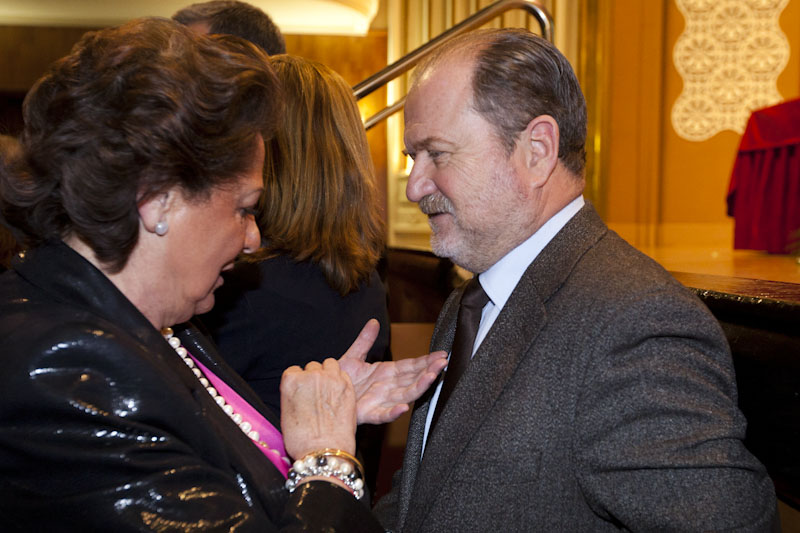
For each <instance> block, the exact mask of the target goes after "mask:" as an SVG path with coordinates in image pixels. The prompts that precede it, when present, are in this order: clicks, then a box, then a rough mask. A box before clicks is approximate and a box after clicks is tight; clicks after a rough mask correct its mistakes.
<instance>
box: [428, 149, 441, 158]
mask: <svg viewBox="0 0 800 533" xmlns="http://www.w3.org/2000/svg"><path fill="white" fill-rule="evenodd" d="M441 155H442V152H439V151H437V150H428V157H430V158H431V159H438V158H439V157H440V156H441Z"/></svg>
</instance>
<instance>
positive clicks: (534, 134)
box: [523, 115, 560, 187]
mask: <svg viewBox="0 0 800 533" xmlns="http://www.w3.org/2000/svg"><path fill="white" fill-rule="evenodd" d="M559 138H560V137H559V131H558V123H557V122H556V120H555V119H554V118H553V117H551V116H550V115H539V116H538V117H534V118H533V119H532V120H531V121H530V122H529V123H528V126H527V127H526V128H525V132H524V133H523V141H524V143H523V148H524V149H525V156H526V159H525V164H526V166H527V168H528V169H529V171H530V172H531V176H532V178H533V185H534V186H536V187H542V186H543V185H544V184H545V183H547V180H548V179H549V178H550V176H551V175H552V173H553V171H554V170H555V168H556V165H558V145H559Z"/></svg>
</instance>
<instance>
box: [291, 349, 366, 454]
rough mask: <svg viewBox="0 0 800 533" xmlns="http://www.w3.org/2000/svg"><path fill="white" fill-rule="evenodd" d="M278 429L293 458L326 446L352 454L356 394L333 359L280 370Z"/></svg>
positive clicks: (354, 446) (354, 433)
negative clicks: (279, 422) (281, 371)
mask: <svg viewBox="0 0 800 533" xmlns="http://www.w3.org/2000/svg"><path fill="white" fill-rule="evenodd" d="M281 432H282V433H283V442H284V445H285V446H286V452H287V453H288V454H289V456H290V457H292V458H294V459H299V458H301V457H303V456H304V455H306V454H308V453H310V452H314V451H317V450H322V449H325V448H335V449H338V450H342V451H345V452H347V453H349V454H351V455H354V454H355V450H356V395H355V391H354V390H353V384H352V382H351V380H350V378H349V377H348V375H347V374H345V373H344V372H343V371H342V370H341V369H340V368H339V363H338V362H337V361H336V360H335V359H326V360H325V361H323V362H322V364H320V363H317V362H311V363H308V364H307V365H306V367H305V369H304V370H301V369H300V367H298V366H291V367H289V368H287V369H286V370H285V371H284V372H283V377H282V378H281Z"/></svg>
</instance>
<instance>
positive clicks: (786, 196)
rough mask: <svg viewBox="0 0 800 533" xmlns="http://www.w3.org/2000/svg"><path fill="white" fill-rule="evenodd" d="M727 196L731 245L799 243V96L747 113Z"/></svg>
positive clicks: (777, 248)
mask: <svg viewBox="0 0 800 533" xmlns="http://www.w3.org/2000/svg"><path fill="white" fill-rule="evenodd" d="M727 200H728V215H730V216H732V217H734V228H735V229H734V242H733V247H734V248H739V249H749V250H765V251H767V252H771V253H789V252H790V251H791V246H792V243H793V242H795V244H794V245H795V246H796V245H798V244H800V243H797V242H796V239H797V238H798V237H799V236H800V235H799V234H798V231H800V98H798V99H796V100H790V101H787V102H783V103H781V104H778V105H775V106H772V107H767V108H765V109H760V110H758V111H754V112H753V114H752V115H750V120H749V121H748V122H747V129H746V130H745V132H744V135H743V136H742V141H741V143H740V144H739V152H738V154H737V156H736V163H735V164H734V167H733V174H732V175H731V181H730V185H729V187H728V198H727Z"/></svg>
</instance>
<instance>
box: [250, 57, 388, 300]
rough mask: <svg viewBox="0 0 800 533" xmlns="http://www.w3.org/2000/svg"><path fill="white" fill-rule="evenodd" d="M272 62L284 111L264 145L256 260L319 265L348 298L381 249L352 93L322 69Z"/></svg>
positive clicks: (296, 61) (303, 62)
mask: <svg viewBox="0 0 800 533" xmlns="http://www.w3.org/2000/svg"><path fill="white" fill-rule="evenodd" d="M271 62H272V66H273V68H274V69H275V73H276V74H277V76H278V78H279V79H280V81H281V84H282V85H283V88H284V93H285V102H284V106H285V107H284V111H283V122H282V124H281V127H280V128H279V129H278V131H277V132H276V134H275V136H274V138H273V139H272V140H271V141H268V142H267V144H266V160H265V170H264V177H265V181H264V185H265V190H264V198H263V202H262V206H261V212H260V218H259V220H260V227H261V231H262V234H263V237H264V250H263V251H260V252H259V254H265V255H267V256H268V255H275V254H277V253H282V254H287V255H289V256H291V257H293V258H295V259H297V260H299V261H304V260H311V261H313V262H316V263H318V264H319V265H320V267H321V268H322V270H323V272H324V273H325V276H326V278H327V280H328V283H329V284H330V285H331V286H332V287H334V288H336V289H337V290H339V291H340V292H341V293H342V294H345V293H347V292H349V291H351V290H354V289H356V288H357V286H358V282H359V281H360V280H361V279H363V278H364V277H365V276H367V275H368V274H369V273H370V272H371V271H372V270H373V269H374V268H375V264H376V263H377V261H378V258H379V256H380V253H381V250H382V247H383V225H382V221H381V217H380V212H379V206H378V204H377V194H376V186H375V177H374V171H373V166H372V160H371V158H370V152H369V145H368V144H367V137H366V132H365V131H364V126H363V123H362V121H361V116H360V114H359V111H358V106H357V104H356V101H355V98H354V96H353V91H352V89H351V88H350V86H349V85H348V84H347V83H346V82H345V81H344V79H342V77H341V76H339V75H338V74H337V73H336V72H334V71H333V70H331V69H330V68H328V67H327V66H325V65H323V64H321V63H317V62H315V61H311V60H308V59H303V58H301V57H295V56H289V55H279V56H273V57H272V58H271Z"/></svg>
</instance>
